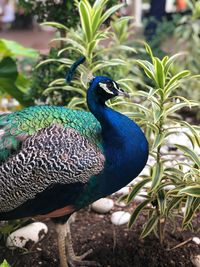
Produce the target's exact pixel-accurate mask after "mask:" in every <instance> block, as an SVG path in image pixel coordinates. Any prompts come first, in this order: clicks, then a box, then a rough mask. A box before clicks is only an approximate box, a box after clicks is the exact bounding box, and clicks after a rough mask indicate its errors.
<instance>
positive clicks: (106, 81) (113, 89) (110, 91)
mask: <svg viewBox="0 0 200 267" xmlns="http://www.w3.org/2000/svg"><path fill="white" fill-rule="evenodd" d="M88 93H92V95H93V97H94V98H95V99H97V100H98V102H102V103H105V102H106V101H107V100H109V99H111V98H113V97H115V96H125V97H129V95H128V93H126V92H124V90H122V89H121V88H120V87H119V85H118V83H117V82H115V81H113V80H112V79H111V78H108V77H104V76H97V77H93V79H92V80H91V81H90V87H89V89H88Z"/></svg>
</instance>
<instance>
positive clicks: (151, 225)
mask: <svg viewBox="0 0 200 267" xmlns="http://www.w3.org/2000/svg"><path fill="white" fill-rule="evenodd" d="M158 219H159V217H158V215H157V214H156V213H152V214H151V216H150V218H149V220H148V222H147V224H146V225H145V227H144V229H143V231H142V233H141V235H140V238H145V237H146V236H147V235H148V234H150V232H151V231H152V230H153V229H154V227H155V225H156V224H157V221H158Z"/></svg>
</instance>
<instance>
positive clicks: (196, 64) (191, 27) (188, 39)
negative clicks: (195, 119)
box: [175, 1, 200, 101]
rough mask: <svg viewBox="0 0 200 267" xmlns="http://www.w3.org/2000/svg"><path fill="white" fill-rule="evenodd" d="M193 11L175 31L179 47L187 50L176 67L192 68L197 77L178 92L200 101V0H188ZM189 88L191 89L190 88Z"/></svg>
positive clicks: (181, 21) (181, 20) (182, 19)
mask: <svg viewBox="0 0 200 267" xmlns="http://www.w3.org/2000/svg"><path fill="white" fill-rule="evenodd" d="M188 5H189V8H190V9H191V13H188V15H185V16H183V17H182V18H181V19H180V21H179V24H178V27H177V29H176V31H175V37H176V38H177V39H178V45H179V47H182V48H183V49H184V50H185V53H184V55H183V56H182V57H181V58H180V61H179V62H178V63H179V64H177V66H176V68H180V66H181V67H184V68H187V69H189V70H190V72H191V74H192V75H196V78H195V79H189V80H187V81H186V82H185V83H184V84H183V90H182V91H180V90H179V91H178V93H179V94H180V95H182V96H185V97H190V98H192V99H195V100H198V101H200V90H199V88H200V76H199V75H198V74H199V69H200V27H199V20H200V11H199V10H200V1H188ZM188 89H189V90H188Z"/></svg>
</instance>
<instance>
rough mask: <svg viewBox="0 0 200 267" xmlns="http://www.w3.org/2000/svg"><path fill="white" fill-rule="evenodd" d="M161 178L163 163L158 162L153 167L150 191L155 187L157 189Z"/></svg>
mask: <svg viewBox="0 0 200 267" xmlns="http://www.w3.org/2000/svg"><path fill="white" fill-rule="evenodd" d="M162 177H163V163H162V162H159V163H156V164H155V165H154V166H153V174H152V186H151V190H155V189H156V187H158V185H159V183H160V181H161V179H162Z"/></svg>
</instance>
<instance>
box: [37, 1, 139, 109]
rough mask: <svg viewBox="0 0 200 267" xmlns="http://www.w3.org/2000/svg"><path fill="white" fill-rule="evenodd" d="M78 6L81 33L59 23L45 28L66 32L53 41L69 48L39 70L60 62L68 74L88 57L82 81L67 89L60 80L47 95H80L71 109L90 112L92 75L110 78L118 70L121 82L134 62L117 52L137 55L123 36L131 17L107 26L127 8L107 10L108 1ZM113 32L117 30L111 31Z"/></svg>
mask: <svg viewBox="0 0 200 267" xmlns="http://www.w3.org/2000/svg"><path fill="white" fill-rule="evenodd" d="M76 3H77V7H78V11H79V17H80V22H81V25H80V27H79V28H78V29H77V30H74V29H68V28H67V27H66V26H64V25H62V24H59V23H54V22H48V23H44V25H51V26H54V27H57V28H62V29H63V30H65V32H66V37H61V38H56V39H54V40H52V41H53V42H61V41H62V42H65V43H66V46H65V47H64V48H62V49H60V51H59V52H58V56H59V58H57V59H56V58H55V59H48V60H44V61H42V62H41V63H40V64H39V65H38V67H40V66H41V65H43V64H50V63H52V62H54V63H55V62H57V63H59V64H60V68H61V69H66V71H67V69H68V68H69V67H70V66H71V65H72V64H73V62H74V59H77V58H78V57H80V56H84V57H85V58H86V63H85V65H81V66H79V67H78V72H79V76H78V78H76V76H75V78H74V79H73V80H72V82H71V84H70V85H66V81H65V79H64V78H60V79H56V80H54V81H52V82H51V83H50V84H49V88H48V89H47V90H45V92H44V93H45V94H47V95H48V94H49V93H50V92H52V91H55V90H66V91H70V92H76V96H75V97H73V98H72V99H71V101H70V102H69V103H68V107H70V108H82V107H84V108H86V105H85V96H86V89H87V87H88V84H87V76H88V74H89V73H93V74H95V75H96V74H104V75H106V74H107V73H109V74H110V71H111V70H112V67H113V66H115V67H116V72H115V73H117V74H118V78H117V79H120V78H122V77H124V76H127V74H128V71H127V69H130V68H131V67H132V65H130V60H129V58H128V56H126V57H124V56H119V53H117V52H119V51H120V54H123V51H124V52H126V55H128V54H127V53H129V55H130V54H131V55H132V54H133V53H135V52H136V51H135V49H134V48H133V47H131V46H130V45H128V44H126V43H125V39H127V38H128V33H126V34H122V30H125V29H127V27H129V26H128V21H129V20H130V18H129V17H126V18H121V19H115V20H114V21H113V22H112V25H111V26H109V25H108V26H107V25H106V23H105V22H106V21H107V20H108V18H110V16H111V15H112V14H114V13H115V12H116V11H117V10H119V9H120V8H121V7H122V6H123V4H118V5H114V6H112V7H110V8H108V9H107V10H106V6H107V3H108V1H107V0H96V1H94V4H93V5H91V4H90V3H89V1H88V0H81V1H76ZM117 23H118V26H117ZM112 28H113V30H111V29H112ZM112 72H113V70H112ZM113 73H114V72H113ZM125 73H126V74H125ZM79 77H81V78H79Z"/></svg>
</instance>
